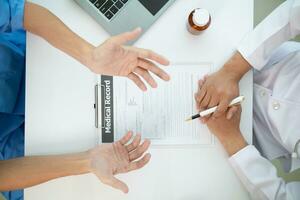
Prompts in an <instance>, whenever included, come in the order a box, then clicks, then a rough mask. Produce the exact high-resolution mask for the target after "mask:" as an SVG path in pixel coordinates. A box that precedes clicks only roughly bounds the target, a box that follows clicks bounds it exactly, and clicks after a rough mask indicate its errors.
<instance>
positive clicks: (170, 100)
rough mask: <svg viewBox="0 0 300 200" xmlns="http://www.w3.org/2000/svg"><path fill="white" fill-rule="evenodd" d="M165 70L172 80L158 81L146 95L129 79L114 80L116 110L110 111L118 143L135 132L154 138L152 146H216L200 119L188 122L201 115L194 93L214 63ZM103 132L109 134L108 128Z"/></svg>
mask: <svg viewBox="0 0 300 200" xmlns="http://www.w3.org/2000/svg"><path fill="white" fill-rule="evenodd" d="M164 69H165V70H166V71H167V72H168V73H169V74H170V75H171V80H170V81H168V82H164V81H162V80H160V79H158V78H156V81H157V82H158V87H157V88H156V89H152V88H149V87H148V90H147V91H146V92H142V91H141V90H140V89H139V88H137V86H136V85H135V84H134V83H133V82H131V81H130V80H127V79H126V78H120V77H114V78H113V98H112V99H113V111H112V110H110V111H109V112H113V123H112V124H113V135H114V136H113V137H114V140H117V139H119V138H121V137H122V136H123V135H124V134H125V133H126V132H127V131H128V130H132V131H134V132H135V133H136V132H137V133H141V134H142V137H143V138H149V139H151V140H152V144H171V145H173V144H175V145H176V144H202V145H212V144H214V137H213V136H212V135H211V134H210V133H209V131H208V129H207V127H206V126H205V125H202V124H201V123H200V122H199V121H198V120H194V121H192V122H185V119H186V118H188V117H190V116H191V115H193V114H195V113H196V112H197V110H196V107H195V101H194V93H195V92H196V91H197V89H198V80H199V79H201V78H203V76H205V75H206V74H209V73H210V72H211V70H212V64H211V63H186V64H184V63H182V64H173V65H171V66H169V67H165V68H164ZM105 88H106V87H105ZM103 90H105V91H108V90H107V89H103ZM103 94H104V96H105V93H103ZM106 99H110V98H106ZM103 100H105V99H103ZM111 104H112V103H111ZM102 111H105V110H103V109H102ZM108 115H110V114H108ZM103 117H104V119H105V116H103ZM105 128H106V129H105ZM102 130H103V131H102V134H104V135H105V132H107V130H108V129H107V127H104V129H102ZM107 133H109V131H108V132H107Z"/></svg>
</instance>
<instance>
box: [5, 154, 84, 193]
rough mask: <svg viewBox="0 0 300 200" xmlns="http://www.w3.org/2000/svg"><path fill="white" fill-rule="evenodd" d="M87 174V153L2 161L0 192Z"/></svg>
mask: <svg viewBox="0 0 300 200" xmlns="http://www.w3.org/2000/svg"><path fill="white" fill-rule="evenodd" d="M88 172H89V159H88V155H87V153H78V154H70V155H60V156H34V157H23V158H18V159H13V160H3V161H0V191H10V190H16V189H22V188H26V187H30V186H33V185H37V184H40V183H43V182H46V181H49V180H51V179H55V178H58V177H63V176H70V175H79V174H84V173H88Z"/></svg>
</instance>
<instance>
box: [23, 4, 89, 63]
mask: <svg viewBox="0 0 300 200" xmlns="http://www.w3.org/2000/svg"><path fill="white" fill-rule="evenodd" d="M24 27H25V29H26V30H27V31H29V32H31V33H34V34H36V35H38V36H40V37H42V38H44V39H45V40H47V41H48V42H49V43H50V44H51V45H53V46H54V47H56V48H58V49H60V50H62V51H63V52H65V53H66V54H68V55H70V56H72V57H73V58H75V59H76V60H78V61H79V62H81V63H82V64H84V65H86V66H88V62H89V59H90V56H91V51H92V49H93V48H94V47H93V46H92V45H91V44H90V43H88V42H86V41H85V40H84V39H82V38H81V37H79V36H78V35H76V34H75V33H74V32H72V31H71V30H70V29H69V28H68V27H67V26H66V25H65V24H64V23H63V22H62V21H61V20H60V19H58V18H57V17H56V16H55V15H54V14H52V13H51V12H50V11H49V10H47V9H45V8H43V7H41V6H38V5H36V4H32V3H28V2H27V3H26V4H25V12H24Z"/></svg>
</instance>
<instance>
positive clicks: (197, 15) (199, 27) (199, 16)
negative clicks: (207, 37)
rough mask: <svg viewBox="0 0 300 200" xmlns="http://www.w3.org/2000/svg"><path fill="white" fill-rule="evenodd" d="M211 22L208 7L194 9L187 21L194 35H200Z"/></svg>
mask: <svg viewBox="0 0 300 200" xmlns="http://www.w3.org/2000/svg"><path fill="white" fill-rule="evenodd" d="M210 24H211V16H210V14H209V12H208V11H207V10H206V9H203V8H197V9H195V10H193V11H192V12H191V13H190V15H189V17H188V21H187V29H188V31H189V32H190V33H192V34H193V35H199V34H201V33H202V32H203V31H204V30H206V29H207V28H208V27H209V26H210Z"/></svg>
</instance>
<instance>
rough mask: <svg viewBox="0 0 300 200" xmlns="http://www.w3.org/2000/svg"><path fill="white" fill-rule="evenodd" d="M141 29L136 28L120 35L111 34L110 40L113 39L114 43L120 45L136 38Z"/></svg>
mask: <svg viewBox="0 0 300 200" xmlns="http://www.w3.org/2000/svg"><path fill="white" fill-rule="evenodd" d="M141 32H142V29H141V28H136V29H134V30H133V31H130V32H126V33H122V34H120V35H116V36H113V37H112V38H111V40H113V41H114V42H115V43H117V44H119V45H122V44H125V43H127V42H129V41H131V40H135V39H137V38H138V36H139V35H140V34H141Z"/></svg>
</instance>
